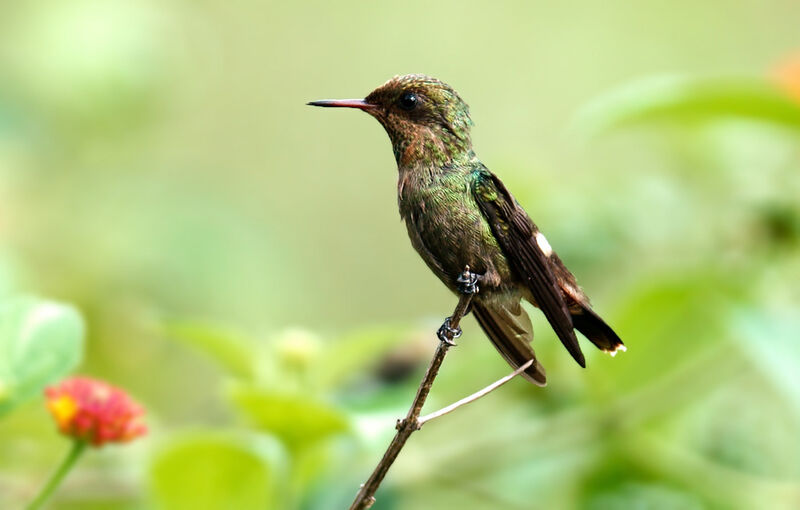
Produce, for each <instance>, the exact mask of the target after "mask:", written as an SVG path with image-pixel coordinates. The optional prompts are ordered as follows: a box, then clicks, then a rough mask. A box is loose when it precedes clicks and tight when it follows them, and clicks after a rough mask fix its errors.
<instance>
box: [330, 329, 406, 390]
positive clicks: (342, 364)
mask: <svg viewBox="0 0 800 510" xmlns="http://www.w3.org/2000/svg"><path fill="white" fill-rule="evenodd" d="M414 334H417V332H415V331H413V330H411V329H409V328H407V327H402V326H382V327H371V328H365V329H360V330H358V331H355V332H353V333H350V334H348V335H345V336H343V337H342V338H339V339H338V340H337V341H336V342H332V343H331V347H330V352H329V353H328V355H327V356H325V357H324V359H323V362H322V363H320V364H319V365H318V366H317V367H315V368H316V373H317V376H318V377H319V379H320V381H321V383H322V387H323V388H330V387H334V386H338V385H340V384H342V383H345V382H347V380H348V379H350V378H352V377H353V376H354V374H355V375H358V374H362V373H363V371H364V369H365V367H368V366H370V365H373V364H375V363H376V361H377V360H379V359H380V358H381V356H382V355H384V354H385V353H387V352H388V351H389V350H390V349H392V348H393V347H397V346H398V345H403V344H404V341H405V340H408V338H409V337H411V336H412V335H414Z"/></svg>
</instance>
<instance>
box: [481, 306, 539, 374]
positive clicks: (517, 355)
mask: <svg viewBox="0 0 800 510" xmlns="http://www.w3.org/2000/svg"><path fill="white" fill-rule="evenodd" d="M472 315H473V316H474V317H475V319H476V320H477V321H478V324H479V325H480V326H481V329H483V331H484V332H485V333H486V336H488V337H489V339H490V340H491V341H492V344H494V346H495V348H497V350H498V351H499V352H500V354H501V355H502V356H503V358H505V360H506V361H507V362H508V364H509V365H511V366H512V367H514V368H515V369H516V368H519V367H520V366H522V365H524V364H525V363H527V362H528V361H529V360H533V364H532V365H531V366H530V367H528V368H527V369H525V371H524V372H522V377H524V378H525V379H527V380H529V381H530V382H532V383H534V384H536V385H538V386H544V385H546V384H547V376H546V375H545V371H544V367H543V366H542V365H541V363H539V361H538V360H536V353H535V352H533V348H532V347H531V343H533V326H531V319H530V318H529V317H528V314H527V313H525V310H524V309H523V308H522V305H521V304H520V302H519V301H510V302H492V303H485V302H483V301H480V300H474V301H472Z"/></svg>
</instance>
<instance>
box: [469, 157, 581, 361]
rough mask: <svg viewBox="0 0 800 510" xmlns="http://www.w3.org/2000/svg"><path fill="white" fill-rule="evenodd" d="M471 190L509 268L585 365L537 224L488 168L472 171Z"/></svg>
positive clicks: (572, 352) (565, 343) (570, 351)
mask: <svg viewBox="0 0 800 510" xmlns="http://www.w3.org/2000/svg"><path fill="white" fill-rule="evenodd" d="M472 191H473V195H474V197H475V200H476V202H477V203H478V206H479V207H480V209H481V211H482V212H483V214H484V216H485V217H486V220H487V221H488V222H489V225H491V228H492V232H493V233H494V236H495V238H496V239H497V241H498V243H499V244H500V247H501V248H502V250H503V253H504V254H505V256H506V259H508V261H509V264H510V266H511V268H512V270H514V272H515V273H516V274H517V275H518V277H519V278H521V279H522V280H523V281H524V282H525V284H526V286H527V287H528V288H529V289H530V291H531V293H532V294H533V298H534V300H535V301H536V305H537V306H538V307H539V309H541V310H542V312H543V313H544V316H545V317H546V318H547V320H548V321H549V322H550V325H551V326H552V327H553V330H555V332H556V334H557V335H558V338H559V339H560V340H561V343H563V344H564V347H566V348H567V351H569V353H570V354H571V355H572V357H573V358H575V361H577V362H578V364H579V365H580V366H582V367H583V366H586V361H585V360H584V358H583V353H582V352H581V349H580V346H579V345H578V339H577V338H576V337H575V331H574V329H573V324H572V318H571V316H570V313H569V310H568V309H567V305H566V303H565V302H564V298H563V296H562V293H561V289H560V287H559V285H558V282H557V280H556V277H555V276H554V275H553V271H552V268H551V264H550V261H549V260H548V256H549V253H545V252H543V251H542V248H541V247H540V246H539V242H538V240H537V236H536V235H537V234H538V232H539V231H538V229H537V228H536V225H534V223H533V222H532V221H531V219H530V218H529V217H528V215H527V213H526V212H525V211H524V210H523V209H522V207H520V206H519V205H518V204H517V203H516V201H515V200H514V197H512V196H511V193H509V192H508V190H507V189H506V187H505V186H504V185H503V183H502V182H501V181H500V179H498V178H497V177H496V176H495V175H494V174H492V173H491V172H489V171H488V170H486V169H482V170H480V171H478V172H475V174H474V180H473V183H472Z"/></svg>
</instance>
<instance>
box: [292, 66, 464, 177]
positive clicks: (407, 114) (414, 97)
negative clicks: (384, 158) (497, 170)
mask: <svg viewBox="0 0 800 510" xmlns="http://www.w3.org/2000/svg"><path fill="white" fill-rule="evenodd" d="M308 104H310V105H312V106H326V107H346V108H358V109H361V110H364V111H365V112H367V113H369V114H370V115H372V116H373V117H375V118H376V119H378V122H380V123H381V124H382V125H383V127H384V129H386V132H387V133H388V134H389V138H390V139H391V141H392V148H393V150H394V155H395V159H396V160H397V163H398V165H400V166H408V165H414V164H425V163H435V164H439V165H446V164H449V163H452V162H453V161H455V160H457V159H459V158H463V157H467V156H468V155H469V154H470V153H471V151H472V141H471V139H470V133H469V132H470V127H471V126H472V120H471V119H470V117H469V107H468V106H467V104H466V103H465V102H464V101H463V100H462V99H461V98H460V97H459V95H458V93H457V92H456V91H455V90H453V88H452V87H451V86H450V85H448V84H446V83H444V82H441V81H439V80H437V79H436V78H431V77H429V76H425V75H422V74H408V75H404V76H395V77H394V78H392V79H391V80H389V81H387V82H386V83H384V84H383V85H381V86H380V87H378V88H377V89H375V90H373V91H372V92H370V94H369V95H368V96H367V97H366V98H364V99H344V100H323V101H312V102H310V103H308Z"/></svg>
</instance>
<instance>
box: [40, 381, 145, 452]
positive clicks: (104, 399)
mask: <svg viewBox="0 0 800 510" xmlns="http://www.w3.org/2000/svg"><path fill="white" fill-rule="evenodd" d="M45 396H46V397H47V408H48V409H49V410H50V414H52V415H53V418H55V420H56V423H57V424H58V428H59V430H60V431H61V432H62V433H63V434H65V435H67V436H70V437H74V438H75V439H80V440H83V441H87V442H89V443H91V444H93V445H94V446H102V445H103V444H105V443H107V442H125V441H130V440H132V439H135V438H137V437H139V436H142V435H144V434H145V433H146V432H147V428H146V427H145V425H144V423H143V422H142V419H141V418H142V415H143V414H144V409H142V407H141V406H140V405H139V404H137V403H136V402H134V401H133V399H131V398H130V397H129V396H128V395H127V394H126V393H125V392H124V391H122V390H121V389H119V388H115V387H114V386H111V385H110V384H108V383H105V382H103V381H98V380H95V379H90V378H88V377H71V378H69V379H66V380H64V381H62V382H61V384H59V385H57V386H51V387H49V388H47V389H46V390H45Z"/></svg>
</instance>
